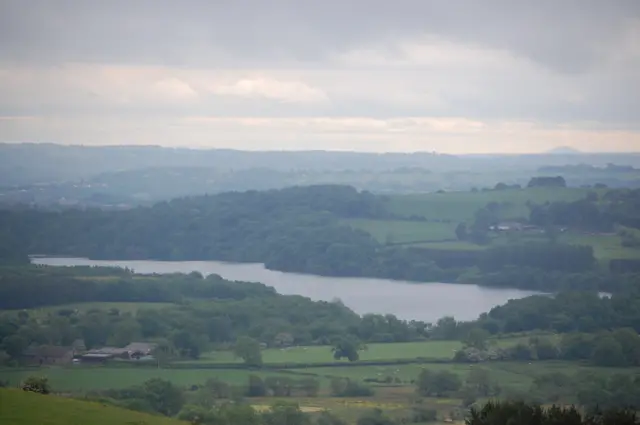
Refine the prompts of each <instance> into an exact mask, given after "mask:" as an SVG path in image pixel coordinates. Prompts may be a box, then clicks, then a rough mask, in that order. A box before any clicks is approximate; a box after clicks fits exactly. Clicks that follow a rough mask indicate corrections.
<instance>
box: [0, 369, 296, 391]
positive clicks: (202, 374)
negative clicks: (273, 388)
mask: <svg viewBox="0 0 640 425" xmlns="http://www.w3.org/2000/svg"><path fill="white" fill-rule="evenodd" d="M250 374H256V375H259V376H261V377H263V378H266V377H268V376H281V375H282V374H278V373H276V372H252V371H249V370H243V369H156V368H152V367H108V366H105V367H83V366H70V367H66V368H60V367H58V368H54V367H51V368H39V369H37V368H29V369H0V380H3V381H7V382H8V383H9V385H11V386H14V385H19V384H20V383H21V382H22V381H23V380H24V379H25V378H27V377H29V376H31V375H35V376H45V377H47V378H49V382H50V384H51V386H52V388H53V389H54V390H55V391H70V392H79V391H90V390H106V389H110V388H116V389H117V388H126V387H130V386H133V385H140V384H142V383H143V382H144V381H146V380H148V379H151V378H162V379H166V380H168V381H171V382H173V383H174V384H176V385H179V386H184V387H187V386H191V385H197V384H203V383H204V382H205V381H206V380H207V379H209V378H216V379H219V380H221V381H223V382H226V383H228V384H231V385H245V384H246V383H247V380H248V377H249V375H250ZM287 376H290V375H287Z"/></svg>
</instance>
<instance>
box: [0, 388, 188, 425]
mask: <svg viewBox="0 0 640 425" xmlns="http://www.w3.org/2000/svg"><path fill="white" fill-rule="evenodd" d="M0 423H2V424H3V425H35V424H38V425H88V424H90V425H124V424H128V425H129V424H136V425H181V424H185V422H181V421H177V420H174V419H169V418H165V417H161V416H152V415H148V414H146V413H139V412H134V411H131V410H125V409H120V408H117V407H112V406H106V405H102V404H100V403H94V402H88V401H79V400H73V399H68V398H63V397H55V396H50V395H46V396H43V395H40V394H35V393H29V392H24V391H19V390H6V389H0Z"/></svg>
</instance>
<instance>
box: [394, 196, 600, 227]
mask: <svg viewBox="0 0 640 425" xmlns="http://www.w3.org/2000/svg"><path fill="white" fill-rule="evenodd" d="M590 190H592V191H593V190H594V189H582V188H525V189H509V190H495V191H494V190H492V191H486V192H483V191H478V192H445V193H427V194H410V195H390V196H389V209H390V211H391V212H392V213H394V214H397V215H399V216H402V217H410V216H419V217H424V218H426V219H428V220H443V219H444V220H449V221H451V222H455V223H459V222H469V221H471V220H473V215H474V213H475V212H476V211H477V210H478V209H479V208H481V207H484V206H485V205H487V204H488V203H489V202H497V203H500V204H502V205H503V207H502V209H501V214H500V215H501V218H502V219H503V220H508V219H517V218H523V217H527V216H528V215H529V209H528V207H527V202H531V203H534V204H542V203H545V202H547V201H548V202H557V201H567V202H570V201H575V200H578V199H581V198H584V197H585V195H586V194H587V192H589V191H590ZM596 191H597V190H596ZM600 192H603V190H600Z"/></svg>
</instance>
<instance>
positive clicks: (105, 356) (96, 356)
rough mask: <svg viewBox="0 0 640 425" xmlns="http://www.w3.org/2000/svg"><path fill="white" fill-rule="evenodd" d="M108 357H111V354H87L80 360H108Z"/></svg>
mask: <svg viewBox="0 0 640 425" xmlns="http://www.w3.org/2000/svg"><path fill="white" fill-rule="evenodd" d="M110 357H113V354H107V353H88V354H83V355H82V358H83V359H108V358H110Z"/></svg>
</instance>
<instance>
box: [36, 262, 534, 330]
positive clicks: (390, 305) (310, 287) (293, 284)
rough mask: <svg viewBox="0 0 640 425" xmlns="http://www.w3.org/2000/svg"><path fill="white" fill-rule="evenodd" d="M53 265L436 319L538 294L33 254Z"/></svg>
mask: <svg viewBox="0 0 640 425" xmlns="http://www.w3.org/2000/svg"><path fill="white" fill-rule="evenodd" d="M32 262H33V263H35V264H45V265H51V266H118V267H128V268H130V269H133V270H134V271H135V272H136V273H176V272H178V273H190V272H192V271H198V272H200V273H202V274H203V275H205V276H206V275H209V274H212V273H214V274H218V275H220V276H222V277H223V278H225V279H227V280H238V281H248V282H261V283H264V284H266V285H269V286H273V287H274V288H275V289H276V291H278V292H279V293H281V294H288V295H289V294H293V295H303V296H306V297H309V298H311V299H314V300H325V301H331V300H334V299H336V298H339V299H340V300H342V302H343V303H344V304H345V305H347V306H348V307H349V308H351V309H353V310H354V311H355V312H357V313H360V314H364V313H381V314H387V313H391V314H395V315H396V316H398V317H400V318H402V319H407V320H411V319H415V320H424V321H429V322H434V321H436V320H438V319H439V318H441V317H444V316H454V317H455V318H456V319H458V320H472V319H475V318H477V317H478V315H480V313H483V312H486V311H489V310H490V309H491V308H492V307H495V306H497V305H500V304H504V303H505V302H507V301H508V300H510V299H517V298H523V297H526V296H529V295H533V294H536V293H538V292H534V291H524V290H519V289H495V288H486V287H481V286H477V285H460V284H450V283H411V282H405V281H398V280H389V279H372V278H344V277H322V276H314V275H305V274H297V273H285V272H278V271H272V270H267V269H265V267H264V265H262V264H241V263H222V262H217V261H111V260H108V261H100V260H89V259H86V258H59V257H34V258H32Z"/></svg>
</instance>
